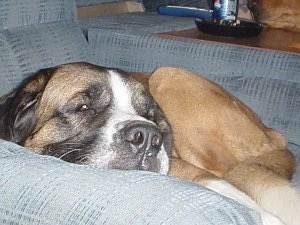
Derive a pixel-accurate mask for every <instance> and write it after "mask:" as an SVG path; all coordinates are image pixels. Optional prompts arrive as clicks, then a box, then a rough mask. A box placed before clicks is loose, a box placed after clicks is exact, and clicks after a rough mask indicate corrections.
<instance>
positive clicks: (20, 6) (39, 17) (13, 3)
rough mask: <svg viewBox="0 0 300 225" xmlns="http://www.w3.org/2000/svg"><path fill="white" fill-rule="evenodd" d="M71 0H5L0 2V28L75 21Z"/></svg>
mask: <svg viewBox="0 0 300 225" xmlns="http://www.w3.org/2000/svg"><path fill="white" fill-rule="evenodd" d="M76 16H77V15H76V4H75V1H73V0H6V1H1V2H0V30H3V29H7V28H12V27H20V26H24V25H33V24H40V23H48V22H54V21H75V20H76Z"/></svg>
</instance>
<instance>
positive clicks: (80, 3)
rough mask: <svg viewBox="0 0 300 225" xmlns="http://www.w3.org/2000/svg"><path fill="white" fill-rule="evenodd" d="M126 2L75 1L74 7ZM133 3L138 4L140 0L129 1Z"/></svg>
mask: <svg viewBox="0 0 300 225" xmlns="http://www.w3.org/2000/svg"><path fill="white" fill-rule="evenodd" d="M124 1H127V0H75V2H76V5H77V6H79V7H81V6H90V5H100V4H105V3H114V2H124ZM131 1H134V2H140V3H141V1H140V0H131Z"/></svg>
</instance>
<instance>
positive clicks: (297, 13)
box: [248, 0, 300, 32]
mask: <svg viewBox="0 0 300 225" xmlns="http://www.w3.org/2000/svg"><path fill="white" fill-rule="evenodd" d="M248 8H249V9H250V10H251V11H252V13H253V16H254V18H255V19H256V20H258V21H259V22H262V23H266V24H267V25H268V26H270V27H274V28H283V29H288V30H292V31H297V32H300V1H299V0H248Z"/></svg>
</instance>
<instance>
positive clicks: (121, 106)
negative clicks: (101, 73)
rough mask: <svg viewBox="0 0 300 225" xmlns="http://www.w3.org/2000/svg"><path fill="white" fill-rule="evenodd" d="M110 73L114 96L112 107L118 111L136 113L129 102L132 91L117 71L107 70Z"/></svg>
mask: <svg viewBox="0 0 300 225" xmlns="http://www.w3.org/2000/svg"><path fill="white" fill-rule="evenodd" d="M108 72H109V74H110V77H109V78H110V85H111V89H112V93H113V97H114V107H115V109H116V111H118V112H126V113H129V114H136V112H135V110H134V108H133V107H132V104H131V96H132V93H131V91H130V89H129V88H128V87H126V84H125V83H124V81H123V80H122V78H121V77H120V75H119V74H118V73H116V72H115V71H113V70H108Z"/></svg>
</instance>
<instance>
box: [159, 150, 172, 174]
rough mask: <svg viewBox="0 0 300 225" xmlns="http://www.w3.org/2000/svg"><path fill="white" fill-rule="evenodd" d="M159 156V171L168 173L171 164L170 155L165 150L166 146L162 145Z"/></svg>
mask: <svg viewBox="0 0 300 225" xmlns="http://www.w3.org/2000/svg"><path fill="white" fill-rule="evenodd" d="M157 158H158V160H159V161H160V170H159V173H161V174H165V175H167V173H168V171H169V167H170V165H169V157H168V155H167V152H166V151H165V148H164V146H162V149H161V150H160V151H159V153H158V155H157Z"/></svg>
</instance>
